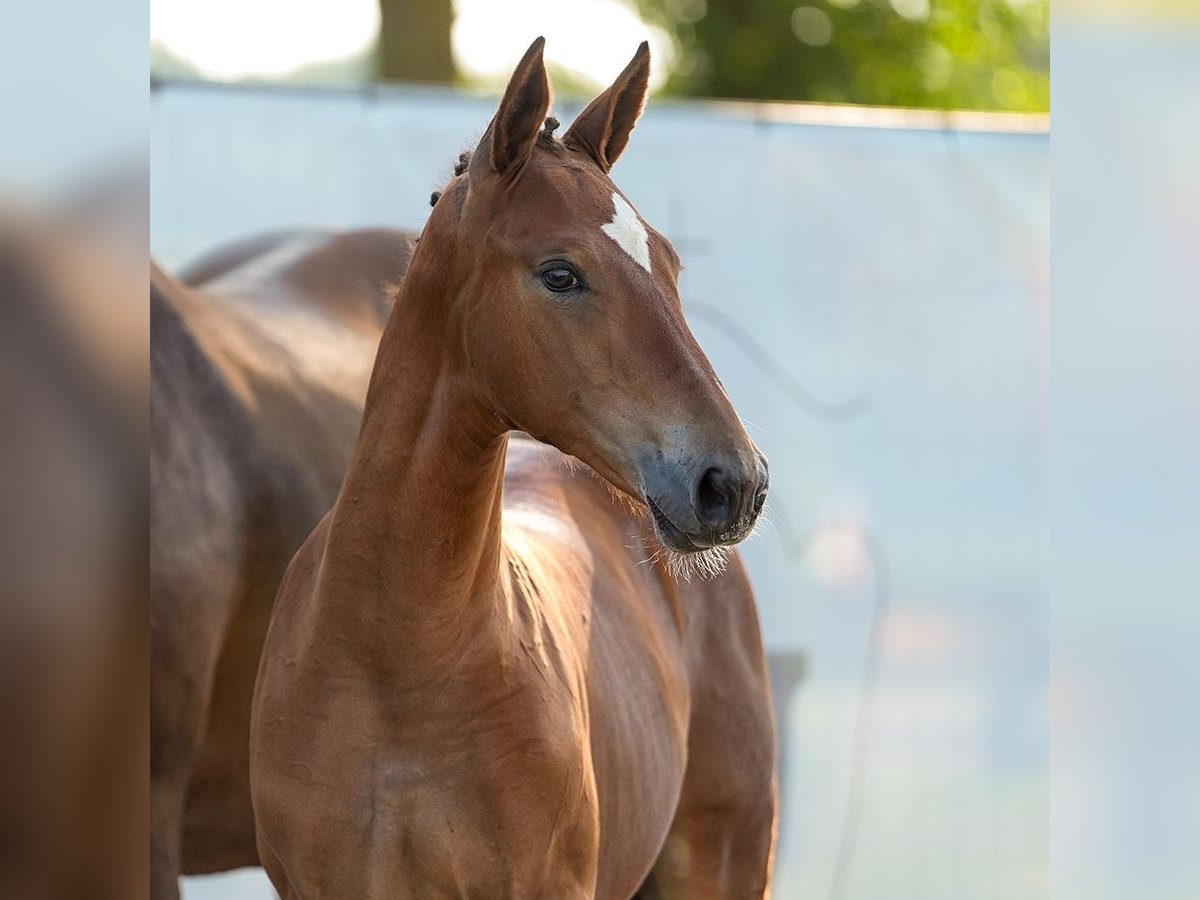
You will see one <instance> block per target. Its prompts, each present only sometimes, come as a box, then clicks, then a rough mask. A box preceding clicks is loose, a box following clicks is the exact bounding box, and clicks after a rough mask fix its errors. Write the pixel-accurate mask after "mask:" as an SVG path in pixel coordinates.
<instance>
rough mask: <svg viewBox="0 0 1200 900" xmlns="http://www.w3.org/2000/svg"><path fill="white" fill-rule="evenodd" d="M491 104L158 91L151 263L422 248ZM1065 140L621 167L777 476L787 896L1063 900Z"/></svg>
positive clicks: (792, 137)
mask: <svg viewBox="0 0 1200 900" xmlns="http://www.w3.org/2000/svg"><path fill="white" fill-rule="evenodd" d="M494 106H495V100H494V99H491V98H488V99H482V98H474V97H469V96H465V95H462V94H458V93H454V92H448V91H438V90H417V89H402V90H381V91H363V92H339V91H330V92H316V91H308V92H294V91H285V90H278V89H267V88H263V89H247V88H237V89H234V88H221V87H211V86H196V85H178V84H166V85H162V86H160V87H159V89H157V90H156V91H155V93H154V97H153V101H152V119H151V173H152V199H151V235H152V249H153V252H154V253H155V255H156V256H157V257H158V259H159V260H160V261H161V262H163V263H165V264H166V265H167V266H168V267H170V266H175V265H178V264H180V263H182V262H184V261H186V260H187V259H188V258H189V257H192V256H195V255H196V254H198V253H200V252H202V251H204V250H206V249H208V248H210V247H212V246H214V245H216V244H219V243H221V242H223V241H226V240H229V239H231V238H235V237H238V236H242V235H246V234H251V233H255V232H260V231H264V230H271V229H276V228H291V227H296V226H328V227H335V228H340V227H351V226H361V225H381V224H382V225H398V226H406V227H419V226H420V225H421V223H422V222H423V221H424V218H425V215H426V213H427V211H428V196H429V193H430V192H431V191H432V190H435V189H437V188H440V187H441V184H442V182H443V181H444V180H445V179H446V178H447V177H448V176H449V174H450V169H451V165H452V163H453V159H454V157H455V155H456V154H457V152H458V151H459V150H462V149H466V148H468V147H469V146H471V145H472V144H473V141H474V140H475V138H476V137H477V136H478V134H479V133H480V132H481V131H482V129H483V127H484V126H485V125H486V124H487V120H488V118H489V117H490V115H491V112H492V111H493V109H494ZM578 108H579V105H578V104H573V105H572V104H560V105H559V108H558V115H559V118H561V119H562V120H563V122H564V127H565V125H566V124H567V123H568V122H569V121H570V118H571V116H572V115H573V114H574V112H576V111H578ZM943 126H945V127H943ZM1043 126H1044V123H1041V122H1039V121H1037V120H1034V121H1032V122H1030V121H1026V120H1012V119H992V118H988V117H957V118H945V119H943V118H940V117H938V116H936V115H932V114H917V115H910V114H896V113H887V112H881V111H854V110H831V109H821V108H811V107H810V108H804V107H779V106H766V105H754V106H747V105H705V104H663V105H652V106H651V107H650V109H649V111H648V112H647V114H646V116H645V118H644V120H643V122H642V124H641V125H639V127H638V130H637V132H636V134H635V136H634V138H633V140H632V141H631V143H630V146H629V149H628V151H627V152H626V155H625V156H624V157H623V158H622V159H621V161H620V163H619V164H618V166H617V168H616V170H615V172H614V176H615V179H616V180H617V182H618V183H619V184H620V185H621V187H622V189H623V190H624V191H625V193H626V194H627V195H628V196H629V197H630V198H631V199H632V200H633V202H634V203H635V204H636V205H637V206H638V208H639V210H640V211H641V213H642V214H643V215H644V217H645V218H646V219H647V220H648V221H650V222H651V223H653V224H655V225H656V226H657V227H659V228H660V229H661V230H662V231H664V232H665V233H666V234H667V235H668V236H669V237H671V239H672V240H673V241H674V242H675V245H676V247H677V249H678V250H679V251H680V254H681V256H682V257H683V259H684V262H685V264H686V267H687V268H686V272H685V275H684V280H683V294H684V298H685V307H686V309H687V311H688V315H689V319H690V320H691V323H692V326H693V329H694V330H695V332H696V334H697V337H698V338H699V339H700V341H701V343H702V344H703V345H704V347H705V349H706V350H707V351H708V353H709V355H710V357H711V358H712V360H713V363H714V365H715V366H716V369H717V371H718V372H719V373H720V374H721V376H722V378H723V379H724V381H725V383H726V385H727V387H728V389H729V392H730V394H731V395H732V396H733V399H734V401H735V403H736V405H737V407H738V409H739V411H740V412H741V413H742V414H743V416H744V417H745V419H746V420H747V421H748V422H749V423H750V425H751V433H752V435H753V436H754V438H755V439H756V440H757V441H758V443H759V444H760V446H761V447H762V448H763V449H764V450H765V451H766V453H767V454H768V456H769V457H770V459H771V472H772V500H771V514H770V518H771V524H770V525H769V526H768V527H767V529H766V530H765V533H764V534H763V535H762V536H761V537H759V538H757V539H756V540H754V541H752V542H751V543H750V544H748V545H747V546H746V548H745V555H746V558H747V561H748V563H749V565H750V568H751V574H752V578H753V581H754V584H755V587H756V589H757V593H758V597H759V602H760V607H761V610H762V618H763V628H764V633H765V637H766V641H767V645H768V648H769V651H770V653H771V656H772V667H773V680H774V683H775V685H776V701H777V704H778V705H779V707H780V727H781V731H782V733H783V741H784V746H785V761H784V767H783V768H784V785H783V798H784V804H783V818H782V822H781V834H780V845H779V848H778V854H777V857H778V866H777V878H776V892H775V896H776V897H778V898H788V900H790V898H800V897H804V898H807V897H825V896H829V895H831V892H836V890H841V889H843V888H844V896H845V897H860V898H894V897H913V898H918V900H941V898H946V900H961V898H963V897H971V898H982V897H996V898H1005V900H1015V898H1026V897H1030V898H1032V897H1043V896H1046V894H1047V892H1048V859H1047V852H1048V851H1047V844H1048V828H1047V814H1046V807H1047V804H1048V788H1047V784H1048V778H1047V773H1048V765H1049V750H1048V728H1047V721H1046V719H1047V711H1046V692H1047V687H1048V673H1049V663H1048V651H1047V630H1046V615H1045V610H1044V601H1045V597H1044V591H1043V586H1042V571H1041V565H1040V559H1039V551H1038V548H1037V546H1036V544H1035V543H1034V541H1035V539H1036V536H1037V534H1038V531H1039V528H1038V524H1039V515H1040V509H1041V498H1040V494H1039V487H1040V482H1039V468H1038V454H1039V450H1040V449H1041V445H1042V442H1043V440H1044V435H1045V409H1046V403H1047V387H1046V378H1045V373H1046V365H1047V363H1046V351H1047V344H1048V335H1047V324H1046V323H1047V314H1048V300H1049V254H1048V235H1049V139H1048V134H1047V133H1045V130H1044V127H1043ZM872 635H874V636H875V641H874V643H872V639H871V636H872ZM872 647H874V648H875V653H874V655H872V650H871V648H872ZM869 659H874V660H875V664H876V665H877V668H874V669H872V668H870V667H868V660H869ZM872 671H874V680H873V681H872V680H871V679H870V678H868V679H867V681H866V682H865V684H866V689H865V690H864V672H866V673H868V675H869V674H870V672H872ZM231 884H232V883H231V882H229V881H228V880H225V881H215V882H214V881H207V880H194V881H191V882H189V884H188V896H189V897H192V898H200V897H202V896H214V895H219V896H223V897H230V896H234V894H233V893H231V891H233V890H234V888H233V887H232V886H231ZM260 895H261V894H256V893H253V891H252V892H251V893H247V894H245V896H248V897H249V896H260ZM239 896H240V894H239Z"/></svg>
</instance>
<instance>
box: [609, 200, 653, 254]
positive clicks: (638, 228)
mask: <svg viewBox="0 0 1200 900" xmlns="http://www.w3.org/2000/svg"><path fill="white" fill-rule="evenodd" d="M612 198H613V207H614V209H615V211H614V213H613V220H612V221H611V222H609V223H608V224H607V225H602V226H600V227H601V228H602V229H603V231H604V233H605V234H607V235H608V236H609V237H610V238H612V239H613V240H614V241H616V242H617V246H619V247H620V248H621V249H622V250H624V251H625V252H626V253H628V254H629V255H630V256H631V257H632V258H633V261H634V262H635V263H637V264H638V265H639V266H641V267H642V268H643V269H645V270H646V271H647V272H649V271H650V236H649V235H648V234H646V226H645V225H643V224H642V220H641V219H639V218H638V214H637V213H635V212H634V211H633V207H632V206H630V205H629V204H628V203H627V202H625V198H624V197H622V196H621V195H620V194H617V193H613V195H612Z"/></svg>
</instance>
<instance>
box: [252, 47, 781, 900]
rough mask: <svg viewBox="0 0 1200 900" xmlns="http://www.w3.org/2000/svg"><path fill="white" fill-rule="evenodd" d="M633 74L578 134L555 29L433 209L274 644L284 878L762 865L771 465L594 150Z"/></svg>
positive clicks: (264, 829)
mask: <svg viewBox="0 0 1200 900" xmlns="http://www.w3.org/2000/svg"><path fill="white" fill-rule="evenodd" d="M648 74H649V53H648V50H647V48H646V46H645V45H643V46H642V47H641V49H640V50H639V51H638V53H637V55H636V56H635V57H634V59H633V61H632V62H631V63H630V65H629V66H628V67H627V68H626V70H625V71H624V72H623V73H622V74H621V76H620V77H619V78H618V79H617V81H616V82H615V83H614V84H613V85H612V87H610V88H609V89H608V90H607V91H605V92H604V93H603V94H601V95H600V96H599V97H598V98H596V100H595V101H593V102H592V104H591V105H589V106H588V107H587V109H585V110H584V112H583V113H581V115H580V116H579V118H578V120H577V121H576V122H575V124H574V125H573V126H572V127H571V128H570V129H569V130H568V131H567V132H566V134H565V135H564V137H563V139H562V140H561V141H560V140H559V139H557V138H556V137H554V136H553V134H552V131H553V126H554V125H555V124H556V123H554V122H553V120H548V121H547V127H546V128H545V129H543V119H544V118H545V116H546V113H547V111H548V108H549V103H550V92H549V85H548V83H547V78H546V72H545V68H544V66H543V62H542V41H541V40H540V39H539V40H538V41H536V42H535V43H534V45H533V46H532V47H531V48H530V49H529V51H528V52H527V53H526V55H525V57H524V58H523V60H522V61H521V63H520V65H519V66H518V68H517V70H516V72H515V74H514V75H513V77H512V80H511V82H510V83H509V86H508V89H507V91H506V93H505V95H504V99H503V101H502V103H501V105H500V109H499V111H498V112H497V113H496V116H495V118H494V119H493V121H492V123H491V125H490V126H489V127H488V129H487V131H486V132H485V133H484V136H483V138H482V140H481V141H480V144H479V146H478V148H477V149H476V151H475V153H474V155H473V156H472V158H471V160H470V164H469V165H468V166H466V168H465V171H463V172H461V173H460V174H459V175H458V176H457V177H456V178H455V179H454V180H453V181H452V182H451V183H450V185H449V186H448V187H447V189H446V191H445V192H444V193H443V194H442V196H441V198H440V199H439V200H438V201H437V204H436V206H435V207H434V210H433V213H432V215H431V216H430V219H429V221H428V223H427V225H426V227H425V230H424V232H423V233H422V236H421V238H420V241H419V243H418V245H417V249H416V251H415V253H414V255H413V258H412V262H411V265H410V268H409V270H408V273H407V275H406V277H405V281H404V286H403V289H402V292H401V294H400V297H399V298H398V300H397V303H396V307H395V309H394V310H393V312H392V315H391V317H390V319H389V321H388V325H387V327H386V329H385V331H384V335H383V338H382V341H381V344H380V348H379V354H378V356H377V359H376V364H375V370H374V373H373V375H372V380H371V385H370V388H369V390H368V394H367V402H366V406H365V410H364V414H363V425H362V430H361V432H360V434H359V437H358V442H357V445H356V446H355V449H354V452H353V454H352V457H351V462H350V466H349V469H348V472H347V476H346V480H345V482H344V484H343V486H342V489H341V492H340V494H339V496H338V499H337V502H336V504H335V505H334V507H333V509H332V511H331V512H330V513H329V514H328V515H327V516H326V517H325V518H324V519H323V520H322V522H321V524H320V525H319V526H318V527H317V528H316V530H315V531H314V532H313V533H312V534H311V535H310V536H309V538H308V540H307V541H306V542H305V544H304V546H303V547H302V548H301V550H300V551H299V553H298V554H297V555H296V558H295V559H294V560H293V562H292V564H291V566H290V568H289V570H288V573H287V575H286V576H285V578H284V582H283V585H282V587H281V589H280V594H279V597H278V599H277V601H276V605H275V611H274V614H273V618H272V621H271V627H270V631H269V633H268V636H267V642H266V644H265V646H264V652H263V660H262V665H261V667H260V670H259V680H258V685H257V688H256V691H255V700H254V711H253V718H252V723H251V790H252V795H253V799H254V807H255V815H256V819H257V827H258V846H259V854H260V856H261V858H262V861H263V864H264V865H265V867H266V869H267V872H268V874H269V875H270V877H271V880H272V881H273V882H274V884H275V886H276V888H277V889H278V890H279V892H280V894H281V895H282V896H283V897H285V898H289V900H291V898H301V897H303V898H341V897H347V898H349V897H353V898H371V897H377V898H388V900H396V898H420V900H429V898H437V897H489V898H492V897H509V898H518V900H530V898H538V897H542V898H553V900H564V898H569V900H583V898H589V900H590V898H606V900H607V898H613V900H627V898H629V897H631V896H632V895H634V894H635V893H638V892H639V891H640V892H641V896H645V897H664V898H681V900H683V898H686V900H701V898H718V897H719V898H732V897H762V896H763V895H764V893H765V892H766V889H767V882H768V879H769V870H770V858H771V850H772V834H773V824H774V816H775V793H774V778H773V772H774V736H773V725H772V718H771V708H770V702H769V698H768V689H767V676H766V667H765V663H764V658H763V650H762V645H761V639H760V634H759V626H758V620H757V615H756V611H755V606H754V600H753V597H752V595H751V592H750V588H749V585H748V583H747V581H746V577H745V574H744V572H743V569H742V567H741V564H740V562H739V560H738V559H737V557H736V556H735V555H733V554H732V551H730V550H729V549H727V548H728V547H729V545H732V544H735V543H737V542H738V541H740V540H742V539H743V538H745V537H746V536H747V535H748V534H749V532H750V530H751V528H752V526H753V524H754V521H755V519H756V517H757V515H758V513H759V511H760V510H761V508H762V504H763V500H764V498H765V495H766V488H767V471H766V462H765V460H764V459H763V457H762V455H761V454H760V453H759V452H758V450H757V449H756V448H755V446H754V445H753V443H752V442H751V441H750V439H749V437H748V436H747V435H746V432H745V430H744V429H743V427H742V424H741V422H740V420H739V418H738V416H737V415H736V413H735V412H734V410H733V407H732V405H731V404H730V401H729V398H728V396H727V395H726V393H725V391H724V389H723V388H722V386H721V384H720V382H719V381H718V379H717V377H716V375H715V374H714V372H713V370H712V367H711V366H710V365H709V363H708V360H707V359H706V358H705V356H704V354H703V352H702V351H701V350H700V348H699V346H698V345H697V344H696V342H695V340H694V339H693V337H692V335H691V333H690V332H689V331H688V328H687V325H686V324H685V322H684V318H683V314H682V310H681V305H680V299H679V292H678V288H677V280H678V276H679V270H680V265H679V259H678V257H677V256H676V254H675V251H674V250H673V249H672V247H671V245H670V243H669V242H668V241H667V240H666V239H665V238H664V237H663V236H662V235H661V234H659V233H658V232H656V231H654V229H652V228H651V227H650V226H648V225H647V224H646V223H645V222H644V220H643V219H642V218H641V217H640V216H639V215H638V213H637V212H636V211H635V210H634V208H633V207H632V205H631V204H630V203H629V201H628V200H627V199H626V198H625V197H624V196H623V195H622V194H621V193H620V191H618V190H617V188H616V187H615V186H614V184H613V182H612V181H611V180H610V179H609V176H608V172H609V169H610V168H611V166H612V164H613V163H614V162H615V161H616V159H617V157H618V156H619V155H620V153H621V151H622V150H623V149H624V148H625V146H626V143H627V141H628V139H629V135H630V132H631V131H632V130H633V127H634V123H635V122H636V121H637V118H638V116H639V115H640V113H641V110H642V106H643V102H644V99H645V94H646V86H647V78H648ZM514 430H520V431H524V432H526V433H528V434H529V435H532V436H534V437H536V438H538V439H540V440H541V441H543V442H545V444H550V445H553V447H554V448H557V449H551V448H550V447H547V446H545V444H537V443H534V442H532V441H529V440H525V439H513V440H510V436H509V435H510V432H512V431H514ZM564 454H569V455H570V457H575V458H577V459H578V460H581V461H582V462H583V463H585V464H586V466H587V467H589V468H590V470H591V471H588V470H587V469H582V468H580V467H577V466H574V465H573V464H572V462H571V460H570V458H569V457H568V456H566V455H564ZM593 473H597V474H599V475H600V476H601V478H603V479H604V481H606V482H607V485H606V484H604V482H603V481H601V480H600V478H597V477H595V475H594V474H593ZM726 556H728V557H729V559H728V567H727V568H726V569H725V570H724V572H723V574H719V575H714V573H715V572H716V570H717V569H719V568H720V565H719V563H720V560H721V558H723V557H726ZM643 563H645V564H643ZM672 569H683V570H689V569H691V570H700V571H701V574H707V575H708V576H709V577H706V578H702V579H698V580H695V581H692V582H681V581H680V580H677V578H676V577H675V575H674V574H673V572H672Z"/></svg>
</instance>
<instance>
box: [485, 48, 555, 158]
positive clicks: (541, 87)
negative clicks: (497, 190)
mask: <svg viewBox="0 0 1200 900" xmlns="http://www.w3.org/2000/svg"><path fill="white" fill-rule="evenodd" d="M545 46H546V39H545V38H543V37H539V38H538V39H537V40H535V41H534V42H533V43H532V44H530V45H529V49H528V50H526V51H525V55H524V56H522V57H521V61H520V62H519V63H517V68H516V70H515V71H514V72H513V74H512V78H510V79H509V82H508V87H507V88H506V89H505V91H504V99H503V100H501V101H500V109H498V110H497V111H496V115H495V117H494V118H493V119H492V122H491V124H490V125H488V127H487V131H485V132H484V133H483V137H482V138H480V140H479V147H478V149H476V151H475V153H474V154H473V156H472V159H471V162H472V166H471V168H472V169H475V168H476V165H478V164H479V163H482V162H485V161H486V163H487V164H488V165H489V167H490V168H491V170H492V171H493V172H496V173H497V174H499V175H504V174H507V173H510V172H517V171H520V169H521V166H522V165H524V163H525V161H526V160H528V159H529V154H531V153H532V152H533V145H534V142H535V141H536V140H537V136H538V132H539V131H540V130H541V128H542V122H543V121H544V120H545V118H546V113H547V112H549V110H550V81H549V79H548V78H547V77H546V65H545V63H544V62H543V61H542V50H543V48H544V47H545Z"/></svg>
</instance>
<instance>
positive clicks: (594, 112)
mask: <svg viewBox="0 0 1200 900" xmlns="http://www.w3.org/2000/svg"><path fill="white" fill-rule="evenodd" d="M649 84H650V44H649V43H648V42H647V41H642V44H641V46H640V47H638V48H637V53H635V54H633V59H632V60H630V62H629V65H627V66H626V67H625V71H624V72H622V73H621V74H620V75H618V76H617V80H616V81H614V82H613V83H612V86H611V87H609V89H608V90H606V91H605V92H604V93H603V94H601V95H600V96H599V97H597V98H596V99H595V100H593V101H592V102H591V103H589V104H588V105H587V108H586V109H585V110H584V111H583V112H581V113H580V114H579V118H577V119H576V120H575V122H574V124H572V125H571V127H570V129H568V131H567V133H566V134H565V135H563V143H564V144H566V145H567V146H568V147H575V148H577V149H579V150H583V151H584V152H586V153H587V154H588V155H589V156H591V157H592V159H594V160H596V162H597V163H598V164H599V166H600V168H601V169H603V170H604V171H605V172H608V171H609V170H611V169H612V167H613V164H614V163H615V162H616V161H617V157H619V156H620V155H621V151H623V150H624V149H625V145H626V144H628V143H629V135H630V132H632V131H633V126H634V125H636V124H637V120H638V118H640V117H641V115H642V108H643V107H644V106H645V105H646V90H647V88H648V86H649Z"/></svg>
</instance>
